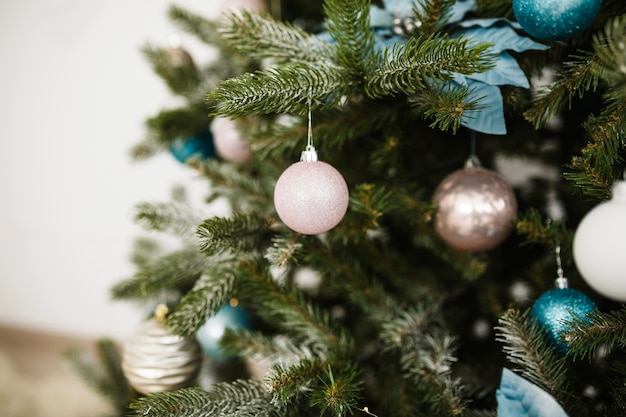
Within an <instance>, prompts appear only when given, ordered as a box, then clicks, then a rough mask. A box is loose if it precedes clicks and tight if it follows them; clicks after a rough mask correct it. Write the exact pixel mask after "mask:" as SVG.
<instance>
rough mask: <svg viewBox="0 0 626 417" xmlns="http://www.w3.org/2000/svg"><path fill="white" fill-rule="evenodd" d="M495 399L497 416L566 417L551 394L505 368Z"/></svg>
mask: <svg viewBox="0 0 626 417" xmlns="http://www.w3.org/2000/svg"><path fill="white" fill-rule="evenodd" d="M496 400H497V401H498V417H548V416H550V417H568V416H567V414H566V413H565V411H564V410H563V408H562V407H561V405H560V404H559V403H558V402H557V401H556V399H554V397H553V396H551V395H550V394H548V393H547V392H545V391H544V390H542V389H541V388H539V387H538V386H536V385H535V384H532V383H531V382H529V381H527V380H526V379H524V378H522V377H521V376H519V375H517V374H515V373H513V372H511V371H510V370H508V369H506V368H504V369H502V379H501V381H500V389H498V390H497V391H496Z"/></svg>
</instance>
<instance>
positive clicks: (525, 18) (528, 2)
mask: <svg viewBox="0 0 626 417" xmlns="http://www.w3.org/2000/svg"><path fill="white" fill-rule="evenodd" d="M601 5H602V0H513V13H514V14H515V18H516V19H517V21H518V22H519V24H520V25H522V28H524V30H525V31H526V32H527V33H528V34H530V35H531V36H534V37H535V38H538V39H543V40H546V41H559V40H565V39H568V38H571V37H572V36H574V35H577V34H579V33H581V32H582V31H583V30H585V29H586V28H587V27H588V26H589V25H590V24H591V22H593V19H595V17H596V15H597V14H598V10H600V6H601Z"/></svg>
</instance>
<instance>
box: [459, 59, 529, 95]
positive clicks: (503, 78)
mask: <svg viewBox="0 0 626 417" xmlns="http://www.w3.org/2000/svg"><path fill="white" fill-rule="evenodd" d="M467 78H471V79H472V80H476V81H481V82H484V83H487V84H491V85H514V86H516V87H524V88H530V83H529V82H528V78H526V74H525V73H524V71H522V69H521V68H520V66H519V64H518V63H517V61H516V60H515V58H513V57H512V56H511V55H509V54H508V53H506V52H502V53H501V54H499V55H498V60H497V61H496V65H495V67H493V68H492V69H490V70H489V71H485V72H481V73H475V74H470V75H467Z"/></svg>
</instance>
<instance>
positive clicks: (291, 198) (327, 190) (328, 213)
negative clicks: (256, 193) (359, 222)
mask: <svg viewBox="0 0 626 417" xmlns="http://www.w3.org/2000/svg"><path fill="white" fill-rule="evenodd" d="M274 206H275V208H276V212H277V213H278V216H279V217H280V219H281V220H282V221H283V222H284V223H285V224H286V225H287V226H288V227H289V228H290V229H292V230H295V231H296V232H299V233H303V234H305V235H316V234H319V233H324V232H327V231H329V230H330V229H332V228H333V227H335V226H336V225H337V224H338V223H339V222H340V221H341V219H342V218H343V216H344V214H345V213H346V210H347V209H348V186H347V184H346V181H345V180H344V179H343V176H342V175H341V174H340V173H339V171H337V170H336V169H335V168H334V167H333V166H331V165H329V164H327V163H326V162H321V161H311V162H309V161H300V162H296V163H295V164H293V165H291V166H290V167H289V168H287V169H286V170H285V172H283V173H282V174H281V176H280V178H278V181H277V182H276V187H275V188H274Z"/></svg>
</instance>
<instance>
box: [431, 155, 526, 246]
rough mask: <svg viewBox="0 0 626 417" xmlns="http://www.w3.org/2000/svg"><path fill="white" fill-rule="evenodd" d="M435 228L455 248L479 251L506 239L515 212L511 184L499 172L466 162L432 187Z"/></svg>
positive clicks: (515, 206) (515, 214)
mask: <svg viewBox="0 0 626 417" xmlns="http://www.w3.org/2000/svg"><path fill="white" fill-rule="evenodd" d="M433 200H434V202H435V203H436V204H437V212H436V216H435V230H436V231H437V233H438V234H439V236H441V238H442V239H443V240H444V241H445V242H446V243H448V244H449V245H450V246H452V247H453V248H456V249H460V250H465V251H469V252H480V251H486V250H490V249H493V248H495V247H496V246H498V245H499V244H500V243H501V242H502V241H504V239H506V238H507V237H508V235H509V233H510V232H511V229H512V228H513V220H514V219H515V217H516V216H517V200H516V199H515V194H514V193H513V188H512V187H511V185H510V184H509V183H508V182H507V181H506V180H505V179H504V178H502V177H501V176H500V175H499V174H497V173H496V172H493V171H489V170H487V169H484V168H481V167H479V166H476V162H473V163H468V164H466V168H464V169H461V170H458V171H456V172H453V173H452V174H450V175H449V176H447V177H446V178H445V179H444V180H443V181H442V182H441V183H440V184H439V186H438V187H437V189H436V190H435V195H434V197H433Z"/></svg>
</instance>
